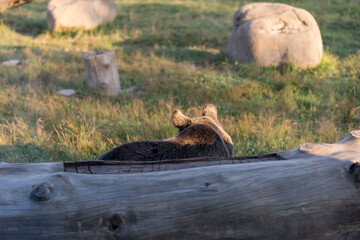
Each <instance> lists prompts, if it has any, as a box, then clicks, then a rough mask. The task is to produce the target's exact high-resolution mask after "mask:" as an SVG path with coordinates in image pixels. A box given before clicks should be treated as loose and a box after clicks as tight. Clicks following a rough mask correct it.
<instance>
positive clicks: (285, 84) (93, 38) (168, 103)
mask: <svg viewBox="0 0 360 240" xmlns="http://www.w3.org/2000/svg"><path fill="white" fill-rule="evenodd" d="M116 2H117V7H118V16H117V18H116V20H115V22H114V23H113V24H109V25H106V26H102V27H99V28H97V29H95V30H93V31H78V32H71V33H66V34H60V33H56V32H52V31H50V30H49V29H48V27H47V23H46V4H47V1H43V0H37V1H33V3H31V4H28V5H24V6H22V7H19V8H16V9H9V10H7V12H5V13H4V14H3V15H0V62H2V61H5V60H9V59H21V60H25V61H26V64H25V65H21V66H16V67H4V66H1V65H0V161H5V162H45V161H68V160H84V159H93V158H96V157H97V156H98V155H99V154H100V153H102V152H104V151H106V150H108V149H110V148H112V147H114V146H116V145H119V144H123V143H126V142H130V141H137V140H144V139H148V140H155V139H165V138H168V137H171V136H174V135H175V134H176V133H177V130H176V129H175V127H173V126H172V124H171V122H170V115H171V112H172V111H173V110H174V109H176V108H179V109H181V110H182V111H183V112H184V113H186V114H187V115H189V116H197V115H199V114H200V111H201V107H202V106H203V105H204V104H205V103H213V104H215V105H216V106H217V107H218V112H219V116H220V120H221V122H222V123H223V126H224V128H225V130H226V131H227V132H228V133H229V134H230V135H231V137H232V139H233V142H234V147H235V154H236V155H253V154H260V153H266V152H273V151H280V150H286V149H292V148H297V147H298V145H299V144H300V143H304V142H335V141H338V140H340V139H342V138H344V137H345V136H346V135H347V133H348V132H349V131H350V130H354V129H360V89H359V87H360V72H359V71H360V51H359V49H360V5H359V4H358V0H346V1H345V0H319V1H311V0H291V1H290V0H288V1H285V0H284V1H279V2H283V3H287V4H291V5H293V6H296V7H301V8H305V9H306V10H308V11H309V12H310V13H312V14H313V16H314V17H315V19H316V20H317V22H318V24H319V26H320V30H321V33H322V37H323V42H324V49H325V53H324V58H323V60H322V63H321V64H320V65H319V66H318V67H317V68H315V69H309V70H300V69H294V68H293V67H291V66H287V67H282V68H275V67H270V68H261V67H257V66H255V65H252V64H250V65H242V64H237V63H236V62H233V61H231V60H229V59H228V58H227V57H226V55H225V53H224V50H225V47H226V44H227V39H228V35H229V33H230V31H231V29H232V17H233V14H234V12H235V11H236V10H237V9H238V8H239V7H241V6H242V5H243V4H244V3H246V2H247V1H239V0H236V1H232V0H206V1H205V0H183V1H180V0H158V1H155V0H142V1H140V0H123V1H116ZM103 50H114V51H115V52H116V56H117V60H118V67H119V72H120V81H121V85H122V88H123V89H126V88H128V87H131V86H136V90H135V91H134V92H126V91H124V92H123V93H121V94H120V95H119V96H118V97H114V98H108V97H103V96H100V95H98V94H95V93H93V92H90V91H88V90H87V89H86V88H85V84H84V79H85V76H84V65H83V56H84V54H86V53H89V52H94V51H103ZM65 88H73V89H76V90H77V91H78V94H77V95H76V96H74V97H71V98H66V97H63V96H59V95H57V94H56V92H57V91H59V90H61V89H65Z"/></svg>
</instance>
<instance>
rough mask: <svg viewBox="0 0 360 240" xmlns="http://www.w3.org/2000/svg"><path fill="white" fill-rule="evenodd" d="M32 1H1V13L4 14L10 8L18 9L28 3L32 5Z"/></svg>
mask: <svg viewBox="0 0 360 240" xmlns="http://www.w3.org/2000/svg"><path fill="white" fill-rule="evenodd" d="M31 1H32V0H0V12H4V11H5V10H6V9H8V8H12V7H17V6H20V5H23V4H26V3H31Z"/></svg>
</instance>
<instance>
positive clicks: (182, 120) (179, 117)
mask: <svg viewBox="0 0 360 240" xmlns="http://www.w3.org/2000/svg"><path fill="white" fill-rule="evenodd" d="M171 119H172V122H173V124H174V125H175V127H177V128H184V127H186V126H189V125H190V124H191V118H189V117H187V116H185V115H184V114H182V112H180V110H177V109H176V110H175V111H174V112H173V114H172V117H171Z"/></svg>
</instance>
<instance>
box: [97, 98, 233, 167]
mask: <svg viewBox="0 0 360 240" xmlns="http://www.w3.org/2000/svg"><path fill="white" fill-rule="evenodd" d="M172 122H173V124H174V125H175V126H176V127H177V128H178V129H179V134H178V135H176V136H175V137H172V138H168V139H165V140H163V141H139V142H132V143H127V144H124V145H121V146H119V147H116V148H113V149H111V150H110V151H108V152H105V153H103V154H102V155H101V156H100V157H99V158H98V160H118V161H157V160H166V159H183V158H196V157H232V156H233V154H234V149H233V143H232V140H231V137H230V136H229V135H228V134H227V133H226V132H225V131H224V129H223V128H222V126H221V124H220V123H219V121H218V118H217V110H216V107H215V106H214V105H212V104H208V105H206V106H205V107H204V108H203V110H202V117H197V118H189V117H186V116H184V115H183V114H182V113H181V112H180V110H175V111H174V112H173V114H172Z"/></svg>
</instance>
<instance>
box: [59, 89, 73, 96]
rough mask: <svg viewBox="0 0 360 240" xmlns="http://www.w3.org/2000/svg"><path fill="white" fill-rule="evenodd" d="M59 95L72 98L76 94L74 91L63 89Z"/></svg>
mask: <svg viewBox="0 0 360 240" xmlns="http://www.w3.org/2000/svg"><path fill="white" fill-rule="evenodd" d="M57 94H60V95H63V96H65V97H71V96H73V95H75V94H76V91H75V90H74V89H63V90H60V91H58V92H57Z"/></svg>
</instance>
